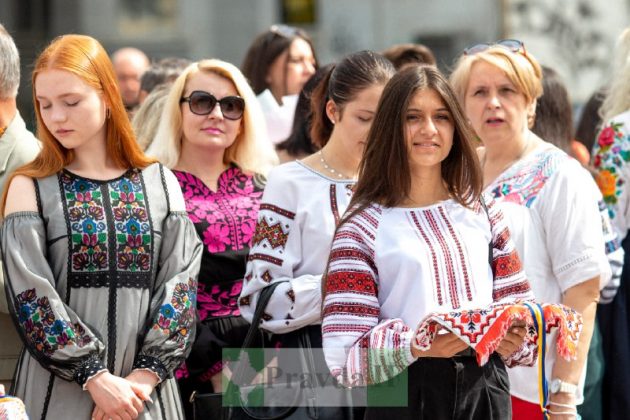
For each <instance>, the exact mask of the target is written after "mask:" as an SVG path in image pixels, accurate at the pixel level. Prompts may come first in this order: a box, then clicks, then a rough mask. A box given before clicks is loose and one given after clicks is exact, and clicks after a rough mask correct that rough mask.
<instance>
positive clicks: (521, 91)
mask: <svg viewBox="0 0 630 420" xmlns="http://www.w3.org/2000/svg"><path fill="white" fill-rule="evenodd" d="M450 79H451V82H452V84H453V88H454V89H455V92H456V93H457V96H458V98H459V100H460V102H461V104H462V106H463V108H464V110H465V112H466V116H467V118H468V120H469V121H470V124H471V126H472V128H473V129H474V130H475V132H476V134H477V136H478V137H479V138H480V139H481V142H482V143H483V146H484V147H483V148H480V150H479V154H480V160H481V168H482V172H483V180H484V191H486V192H488V193H490V194H492V196H493V197H494V198H495V199H496V200H497V201H499V202H502V203H504V204H505V207H504V213H505V219H506V222H507V224H508V226H509V227H510V230H511V232H512V236H513V238H514V241H515V243H516V248H517V249H518V253H519V255H520V257H521V259H522V261H523V266H524V268H525V272H526V273H527V278H528V279H529V281H530V282H531V285H532V290H533V292H534V295H535V296H536V300H537V301H540V302H546V303H562V304H564V305H566V306H569V307H571V308H573V309H575V310H576V311H577V312H579V313H581V314H582V317H583V328H582V333H581V335H580V341H579V346H578V357H577V359H576V360H573V361H570V362H569V361H566V360H563V359H561V358H557V357H556V352H553V351H549V352H547V356H546V367H547V369H546V373H547V380H548V382H549V384H550V386H549V390H550V395H549V402H550V405H549V407H550V412H551V417H550V418H551V419H564V418H567V419H568V418H575V415H576V408H575V407H576V405H577V404H580V403H581V401H582V389H583V384H584V374H585V369H584V366H585V363H586V356H587V353H588V349H589V343H590V340H591V335H592V331H593V323H594V319H595V312H596V309H597V302H598V301H599V296H600V289H601V288H603V287H604V286H605V285H606V284H607V283H608V281H609V280H610V278H611V268H610V265H609V263H608V261H607V259H606V255H605V242H604V234H603V231H602V223H601V221H602V219H601V214H600V209H599V205H598V201H599V200H600V198H601V194H600V193H599V191H598V190H597V186H596V185H595V182H594V181H593V178H592V177H591V175H590V174H589V173H588V172H587V171H586V170H585V169H584V168H583V167H582V166H581V165H580V164H579V163H578V162H577V161H576V160H574V159H572V158H570V157H569V156H568V155H567V154H566V153H564V152H563V151H561V150H560V149H558V148H557V147H555V146H553V145H552V144H550V143H548V142H546V141H545V140H544V139H541V138H540V137H538V136H537V135H536V134H534V133H533V132H532V131H531V129H530V127H531V126H532V125H533V123H534V119H535V115H536V99H537V98H538V97H539V96H540V95H541V94H542V85H541V79H542V71H541V68H540V65H539V64H538V62H537V61H536V59H535V58H534V57H533V56H532V55H531V53H530V52H528V51H526V49H525V46H524V45H523V43H522V42H520V41H518V40H502V41H498V42H497V43H496V44H477V45H475V46H473V47H470V48H468V49H466V50H465V51H464V53H463V54H462V56H461V57H460V58H459V60H458V62H457V63H456V67H455V70H454V71H453V73H452V74H451V77H450ZM549 345H550V346H553V345H555V336H552V337H551V340H550V342H549ZM509 374H510V385H511V393H512V401H513V416H514V419H517V420H518V419H528V420H529V419H534V418H542V414H541V412H540V407H539V405H538V400H539V396H538V386H537V377H538V371H537V369H536V368H535V367H517V368H514V369H510V371H509ZM554 413H563V414H554Z"/></svg>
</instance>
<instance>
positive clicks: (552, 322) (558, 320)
mask: <svg viewBox="0 0 630 420" xmlns="http://www.w3.org/2000/svg"><path fill="white" fill-rule="evenodd" d="M541 307H542V313H543V316H544V318H545V323H546V332H547V333H549V332H551V330H552V329H554V328H555V329H557V330H558V338H557V343H556V351H557V352H558V354H559V355H560V356H562V357H563V358H565V359H566V360H572V359H575V357H576V356H577V344H578V339H579V336H580V332H581V330H582V316H581V315H580V314H579V313H577V312H575V311H574V310H573V309H571V308H568V307H566V306H564V305H561V304H555V303H544V304H542V305H541ZM517 320H520V321H524V322H525V324H526V326H527V334H526V337H525V340H527V341H529V342H530V343H531V344H532V345H534V346H535V345H536V342H537V341H536V340H537V339H538V334H537V332H536V328H535V327H534V324H535V319H533V317H532V313H531V311H530V309H529V307H528V306H527V305H525V304H523V303H513V304H496V305H491V306H490V307H488V308H483V309H466V310H461V311H454V312H449V313H444V314H439V313H432V314H430V315H428V316H427V317H426V318H425V319H424V320H423V321H421V322H420V325H419V326H418V329H417V330H416V336H415V339H414V342H413V345H414V346H415V347H416V348H417V349H419V350H421V351H426V350H428V349H429V348H431V343H432V342H433V339H434V338H435V336H436V335H437V334H438V331H439V330H440V327H442V328H444V329H446V330H448V331H450V332H452V333H454V334H455V335H457V336H458V337H459V338H460V339H462V340H463V341H464V342H465V343H467V344H468V345H469V346H470V347H472V348H473V349H474V350H475V352H476V353H477V363H479V365H480V366H482V365H484V364H485V363H486V362H487V361H488V358H489V357H490V355H491V354H492V353H493V352H494V351H495V350H496V349H497V347H499V343H501V340H503V337H505V335H506V334H507V332H508V329H509V328H510V326H512V323H513V322H514V321H517Z"/></svg>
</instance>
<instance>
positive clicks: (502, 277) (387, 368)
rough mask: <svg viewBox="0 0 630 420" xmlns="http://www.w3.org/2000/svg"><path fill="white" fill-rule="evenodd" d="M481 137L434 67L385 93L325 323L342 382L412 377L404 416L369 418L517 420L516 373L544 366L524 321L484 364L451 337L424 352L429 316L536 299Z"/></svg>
mask: <svg viewBox="0 0 630 420" xmlns="http://www.w3.org/2000/svg"><path fill="white" fill-rule="evenodd" d="M473 139H474V135H473V133H472V131H471V129H470V127H469V126H468V124H466V122H465V118H464V116H463V111H462V110H461V108H460V107H459V104H458V103H457V99H456V97H455V94H454V93H453V91H452V89H451V88H450V86H449V85H448V82H447V81H446V79H445V78H444V77H443V76H442V75H441V74H440V73H439V71H438V70H436V69H435V68H433V67H430V66H414V67H410V68H408V69H405V70H403V71H401V72H399V73H398V74H397V75H396V76H394V77H393V78H392V79H391V81H390V82H389V83H388V85H387V86H386V87H385V90H384V91H383V96H382V98H381V101H380V103H379V107H378V110H377V112H376V115H375V117H374V123H373V125H372V129H371V131H370V134H369V136H368V140H367V145H366V151H365V155H364V157H363V160H362V162H361V166H360V169H359V181H358V183H357V186H356V191H355V193H354V196H353V198H352V201H351V204H350V206H351V207H350V210H348V212H347V214H346V215H345V216H344V217H343V219H342V221H341V223H340V224H339V227H338V229H337V232H336V234H335V238H334V240H333V244H332V249H331V252H330V262H329V266H328V271H327V272H326V281H325V294H324V308H323V323H322V331H323V337H324V340H323V344H324V353H325V356H326V362H327V363H328V366H329V368H330V370H331V372H332V374H333V376H335V377H338V378H340V380H341V381H342V383H344V384H346V385H349V386H357V385H359V386H361V385H372V384H376V383H380V382H384V381H387V383H389V384H391V385H392V386H395V385H394V384H395V382H393V381H395V380H396V378H397V377H399V375H400V374H402V373H403V372H404V371H405V370H407V373H408V382H407V383H408V385H407V395H406V397H407V401H406V406H405V404H401V405H403V406H398V407H375V406H373V405H370V406H368V408H367V410H366V416H365V418H366V419H382V418H384V417H385V416H392V418H397V419H417V418H439V419H444V418H467V419H490V418H492V419H506V418H509V416H510V394H509V383H508V379H507V373H506V368H505V364H507V365H509V366H512V365H515V364H520V363H528V364H531V363H533V357H532V349H531V348H530V347H529V346H527V344H526V343H525V341H524V340H523V338H524V336H525V328H524V327H523V326H522V325H515V324H512V325H511V326H510V328H509V331H508V332H507V334H506V336H505V338H504V339H502V341H501V343H500V345H499V347H498V349H497V353H498V354H497V353H493V354H492V356H491V357H490V360H489V362H488V363H487V364H485V365H484V366H481V367H480V366H479V365H478V364H477V361H476V358H475V357H474V356H475V353H474V351H472V349H471V348H469V347H468V346H467V344H466V343H464V342H463V341H462V340H460V339H459V338H458V337H457V336H456V335H455V334H453V333H447V334H439V335H437V336H436V338H435V340H434V341H433V344H432V345H431V348H430V349H429V350H425V351H421V350H419V349H418V348H416V347H415V346H413V345H412V341H413V338H414V337H415V335H416V328H417V327H418V325H419V324H420V322H421V321H422V320H423V319H424V318H425V317H426V316H427V315H429V314H431V313H434V312H436V313H448V312H452V311H455V310H463V309H477V308H485V307H488V306H489V305H491V304H493V303H513V302H515V301H516V300H526V299H532V298H533V294H532V292H531V289H530V286H529V282H528V281H527V279H526V278H525V275H524V272H523V270H522V267H521V262H520V259H519V257H518V254H517V253H516V249H515V247H514V244H513V242H512V240H511V238H510V232H509V229H507V227H506V225H505V221H504V220H503V215H502V213H501V211H500V209H499V206H498V205H497V204H496V203H495V202H488V204H487V206H486V204H485V201H482V200H483V199H482V198H481V190H482V183H481V171H480V168H479V163H478V161H477V158H476V156H475V151H474V146H473V144H472V142H473ZM470 322H475V321H474V320H471V321H470ZM397 395H398V394H397ZM398 396H399V397H401V398H402V397H405V396H403V395H398ZM390 402H391V401H390ZM391 405H393V406H395V405H397V404H391Z"/></svg>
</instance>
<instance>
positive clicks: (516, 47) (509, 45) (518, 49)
mask: <svg viewBox="0 0 630 420" xmlns="http://www.w3.org/2000/svg"><path fill="white" fill-rule="evenodd" d="M494 46H499V47H503V48H506V49H508V50H510V51H512V52H513V53H521V54H523V55H524V56H526V57H527V51H525V44H523V42H522V41H519V40H518V39H501V40H499V41H497V42H485V43H483V44H475V45H473V46H472V47H468V48H466V49H465V50H464V55H474V54H478V53H480V52H482V51H485V50H487V49H488V48H491V47H494Z"/></svg>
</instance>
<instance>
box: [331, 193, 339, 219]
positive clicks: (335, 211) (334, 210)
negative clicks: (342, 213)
mask: <svg viewBox="0 0 630 420" xmlns="http://www.w3.org/2000/svg"><path fill="white" fill-rule="evenodd" d="M330 210H331V211H332V214H333V217H334V218H335V226H337V225H338V224H339V208H338V207H337V185H335V184H330Z"/></svg>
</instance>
